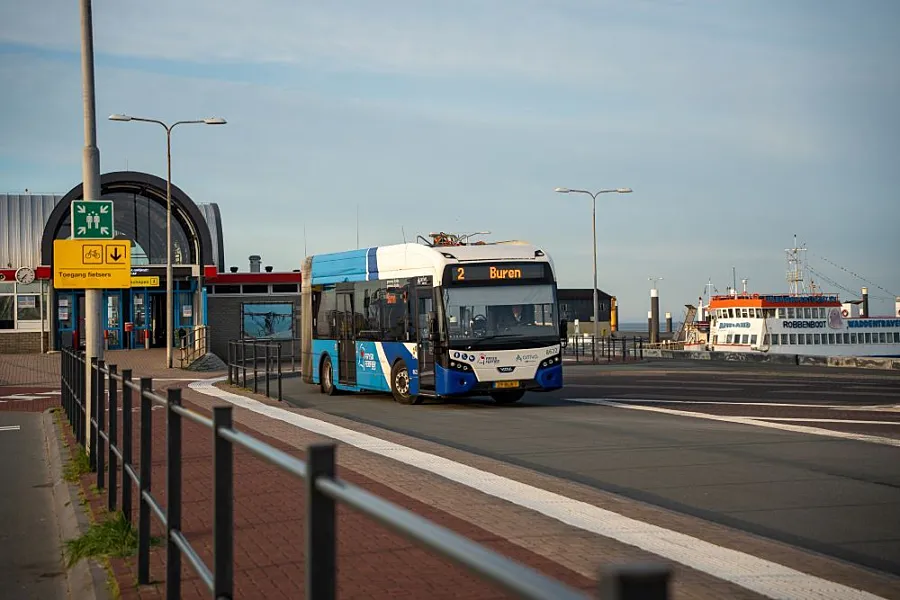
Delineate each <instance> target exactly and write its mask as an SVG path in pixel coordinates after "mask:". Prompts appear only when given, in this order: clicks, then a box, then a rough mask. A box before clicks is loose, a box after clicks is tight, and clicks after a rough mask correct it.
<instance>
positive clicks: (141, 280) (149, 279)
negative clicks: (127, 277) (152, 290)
mask: <svg viewBox="0 0 900 600" xmlns="http://www.w3.org/2000/svg"><path fill="white" fill-rule="evenodd" d="M131 287H133V288H136V287H159V277H157V276H156V275H145V276H143V277H132V278H131Z"/></svg>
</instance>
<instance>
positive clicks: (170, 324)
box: [109, 114, 226, 369]
mask: <svg viewBox="0 0 900 600" xmlns="http://www.w3.org/2000/svg"><path fill="white" fill-rule="evenodd" d="M109 120H110V121H142V122H144V123H156V124H157V125H162V127H163V129H165V130H166V367H167V368H169V369H171V368H172V337H173V334H174V331H173V329H174V328H175V324H174V321H175V318H174V316H175V315H174V311H173V307H172V279H173V276H172V130H173V129H175V127H177V126H178V125H189V124H199V125H225V123H226V121H225V119H222V118H220V117H210V118H207V119H196V120H193V121H176V122H175V123H172V124H171V125H166V124H165V123H163V122H162V121H158V120H156V119H145V118H143V117H132V116H130V115H118V114H116V115H110V116H109ZM200 272H201V273H202V272H203V265H202V264H201V265H200ZM202 293H203V292H202V290H201V294H202ZM202 314H203V313H202V311H201V312H200V318H201V319H202Z"/></svg>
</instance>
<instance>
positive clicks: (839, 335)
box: [834, 333, 844, 344]
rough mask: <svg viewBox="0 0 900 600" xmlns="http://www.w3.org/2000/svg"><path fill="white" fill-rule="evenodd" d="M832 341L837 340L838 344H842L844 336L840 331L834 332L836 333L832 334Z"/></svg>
mask: <svg viewBox="0 0 900 600" xmlns="http://www.w3.org/2000/svg"><path fill="white" fill-rule="evenodd" d="M834 341H835V342H837V343H838V344H843V343H844V336H843V335H841V334H840V333H836V334H835V335H834Z"/></svg>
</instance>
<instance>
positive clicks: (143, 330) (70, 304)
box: [56, 280, 197, 350]
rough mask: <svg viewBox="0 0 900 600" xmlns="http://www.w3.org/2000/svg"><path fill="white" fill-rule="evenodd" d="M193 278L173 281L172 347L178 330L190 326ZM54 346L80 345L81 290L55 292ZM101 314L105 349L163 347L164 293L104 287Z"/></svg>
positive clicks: (179, 332)
mask: <svg viewBox="0 0 900 600" xmlns="http://www.w3.org/2000/svg"><path fill="white" fill-rule="evenodd" d="M196 290H197V283H196V281H193V280H191V281H179V282H176V285H175V290H174V293H173V298H172V300H173V312H174V318H173V324H174V331H173V332H172V344H173V347H176V348H177V347H178V346H179V344H180V338H181V332H182V331H183V332H184V334H185V335H187V334H188V333H189V332H190V331H191V330H192V329H193V327H194V294H195V293H196ZM56 305H57V320H56V322H57V330H56V342H57V344H58V346H57V347H66V348H84V332H85V324H84V319H85V308H84V290H71V291H69V290H66V291H62V290H60V291H59V292H58V295H57V303H56ZM102 306H103V308H102V314H100V315H98V316H99V317H100V318H101V323H102V327H103V339H104V345H105V348H107V349H108V350H121V349H131V348H163V347H165V343H166V293H165V290H160V289H158V288H131V289H124V290H104V292H103V304H102Z"/></svg>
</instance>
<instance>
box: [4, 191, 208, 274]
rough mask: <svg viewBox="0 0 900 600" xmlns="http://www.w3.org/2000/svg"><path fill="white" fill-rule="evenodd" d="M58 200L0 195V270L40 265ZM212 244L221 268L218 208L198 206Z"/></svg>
mask: <svg viewBox="0 0 900 600" xmlns="http://www.w3.org/2000/svg"><path fill="white" fill-rule="evenodd" d="M61 199H62V196H61V195H56V194H0V267H3V268H10V269H18V268H19V267H32V268H34V267H37V266H39V265H40V264H41V237H42V236H43V235H44V226H45V225H46V223H47V220H48V219H49V218H50V213H51V212H53V208H54V207H55V206H56V205H57V203H59V201H60V200H61ZM197 207H198V208H199V209H200V214H202V215H203V219H204V220H205V221H206V224H207V226H208V227H209V231H210V234H211V236H212V242H213V261H214V262H215V264H216V266H217V267H218V268H219V270H222V269H223V268H224V267H223V265H222V264H221V263H222V262H224V260H223V258H222V257H223V255H224V252H225V250H224V243H223V242H224V240H223V236H222V221H221V216H220V212H219V207H218V206H217V205H216V204H198V205H197Z"/></svg>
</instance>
